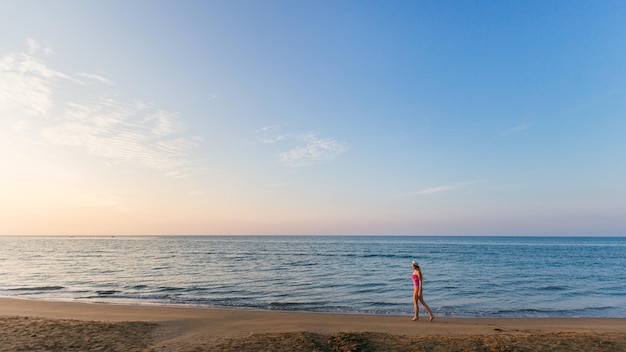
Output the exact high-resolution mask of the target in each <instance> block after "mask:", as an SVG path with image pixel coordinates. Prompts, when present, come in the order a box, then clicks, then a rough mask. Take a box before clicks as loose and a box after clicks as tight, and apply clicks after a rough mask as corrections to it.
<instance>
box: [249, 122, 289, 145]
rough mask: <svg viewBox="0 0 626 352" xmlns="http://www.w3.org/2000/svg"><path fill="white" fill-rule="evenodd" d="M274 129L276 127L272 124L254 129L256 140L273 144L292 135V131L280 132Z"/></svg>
mask: <svg viewBox="0 0 626 352" xmlns="http://www.w3.org/2000/svg"><path fill="white" fill-rule="evenodd" d="M275 130H276V127H274V126H266V127H263V128H261V129H258V130H256V132H255V134H256V140H257V141H258V142H259V143H261V144H274V143H278V142H280V141H284V140H287V139H289V138H291V137H293V134H292V133H287V134H280V133H277V132H276V131H275Z"/></svg>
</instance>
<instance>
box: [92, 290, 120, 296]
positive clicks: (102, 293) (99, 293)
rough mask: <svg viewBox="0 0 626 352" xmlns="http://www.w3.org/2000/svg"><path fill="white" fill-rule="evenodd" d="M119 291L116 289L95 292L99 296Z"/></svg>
mask: <svg viewBox="0 0 626 352" xmlns="http://www.w3.org/2000/svg"><path fill="white" fill-rule="evenodd" d="M119 292H120V291H116V290H98V291H96V293H97V294H98V295H100V296H110V295H113V294H116V293H119Z"/></svg>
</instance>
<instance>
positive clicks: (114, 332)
mask: <svg viewBox="0 0 626 352" xmlns="http://www.w3.org/2000/svg"><path fill="white" fill-rule="evenodd" d="M537 350H541V351H624V350H626V319H608V318H607V319H591V318H563V319H560V318H522V319H516V318H511V319H508V318H437V319H436V320H435V321H434V322H428V319H427V316H425V315H424V316H422V320H420V321H417V322H413V321H411V317H409V316H374V315H349V314H328V313H302V312H284V311H253V310H224V309H207V308H180V307H162V306H127V305H112V304H91V303H75V302H57V301H39V300H26V299H12V298H0V351H537Z"/></svg>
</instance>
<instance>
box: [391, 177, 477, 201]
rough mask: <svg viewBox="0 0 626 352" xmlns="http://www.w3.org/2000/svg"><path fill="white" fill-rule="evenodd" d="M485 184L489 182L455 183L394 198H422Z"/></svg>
mask: <svg viewBox="0 0 626 352" xmlns="http://www.w3.org/2000/svg"><path fill="white" fill-rule="evenodd" d="M484 182H487V181H486V180H475V181H466V182H458V183H454V184H450V185H444V186H437V187H431V188H426V189H422V190H420V191H415V192H407V193H400V194H396V195H394V196H393V197H392V198H394V199H397V198H406V197H416V196H422V195H426V194H433V193H443V192H447V191H451V190H454V189H459V188H463V187H466V186H468V185H474V184H479V183H484Z"/></svg>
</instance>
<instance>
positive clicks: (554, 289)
mask: <svg viewBox="0 0 626 352" xmlns="http://www.w3.org/2000/svg"><path fill="white" fill-rule="evenodd" d="M541 290H542V291H565V290H567V287H563V286H546V287H542V288H541Z"/></svg>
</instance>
